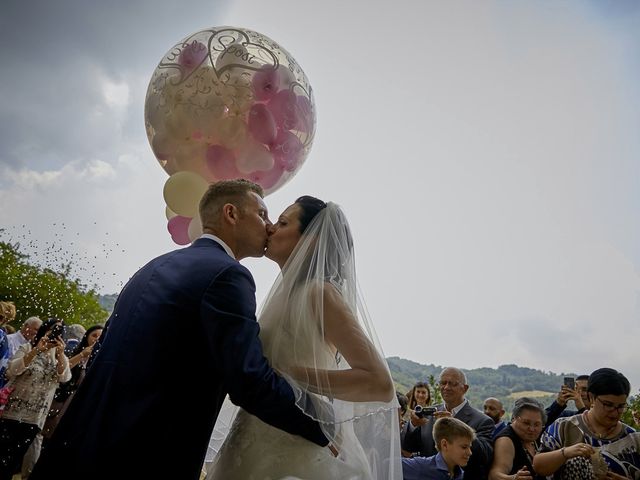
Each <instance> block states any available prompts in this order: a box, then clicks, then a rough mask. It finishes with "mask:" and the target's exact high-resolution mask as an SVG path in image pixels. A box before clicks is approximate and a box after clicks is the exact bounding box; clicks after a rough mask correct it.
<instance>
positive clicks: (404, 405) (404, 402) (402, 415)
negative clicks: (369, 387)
mask: <svg viewBox="0 0 640 480" xmlns="http://www.w3.org/2000/svg"><path fill="white" fill-rule="evenodd" d="M396 397H397V399H398V404H399V405H400V407H398V416H399V420H400V431H402V430H403V429H404V428H405V425H406V423H407V420H406V416H407V411H408V410H409V399H408V398H407V396H406V395H403V394H402V393H400V392H396ZM400 453H401V455H402V456H403V457H406V458H410V457H411V452H408V451H406V450H404V449H402V442H400Z"/></svg>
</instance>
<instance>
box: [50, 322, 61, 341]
mask: <svg viewBox="0 0 640 480" xmlns="http://www.w3.org/2000/svg"><path fill="white" fill-rule="evenodd" d="M63 333H64V327H63V326H62V324H60V323H56V324H55V325H54V326H53V327H51V330H50V331H49V340H51V341H52V342H53V341H54V340H56V339H57V338H60V337H61V336H62V334H63Z"/></svg>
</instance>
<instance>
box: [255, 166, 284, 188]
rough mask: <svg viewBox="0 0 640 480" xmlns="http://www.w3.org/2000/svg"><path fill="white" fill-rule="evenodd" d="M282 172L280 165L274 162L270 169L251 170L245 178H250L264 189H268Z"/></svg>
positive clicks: (278, 178)
mask: <svg viewBox="0 0 640 480" xmlns="http://www.w3.org/2000/svg"><path fill="white" fill-rule="evenodd" d="M283 173H284V169H283V168H282V166H281V165H278V164H274V165H273V168H272V169H271V170H266V171H263V170H256V171H255V172H251V173H250V174H249V175H247V177H246V178H247V180H251V181H252V182H254V183H257V184H258V185H260V186H261V187H262V188H264V189H265V190H269V189H270V188H271V187H273V186H274V185H275V184H276V183H278V181H279V180H280V177H282V174H283Z"/></svg>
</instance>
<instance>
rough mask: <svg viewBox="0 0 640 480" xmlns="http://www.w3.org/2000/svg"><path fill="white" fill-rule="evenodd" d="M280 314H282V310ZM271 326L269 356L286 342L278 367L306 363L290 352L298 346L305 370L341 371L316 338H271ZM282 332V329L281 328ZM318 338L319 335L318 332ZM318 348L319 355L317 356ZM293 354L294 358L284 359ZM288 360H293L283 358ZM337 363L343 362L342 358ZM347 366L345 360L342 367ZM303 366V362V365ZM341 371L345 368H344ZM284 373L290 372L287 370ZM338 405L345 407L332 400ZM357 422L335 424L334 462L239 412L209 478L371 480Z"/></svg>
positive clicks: (288, 334) (264, 336) (265, 332)
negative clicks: (303, 354)
mask: <svg viewBox="0 0 640 480" xmlns="http://www.w3.org/2000/svg"><path fill="white" fill-rule="evenodd" d="M278 310H280V309H278ZM307 318H308V320H307V322H308V324H309V325H317V322H315V321H314V320H313V319H311V318H309V317H307ZM270 326H271V325H269V324H267V325H265V327H264V328H262V330H261V332H260V338H261V340H262V343H263V346H264V350H265V355H266V356H267V358H270V354H271V353H273V352H274V350H275V348H274V347H276V346H275V345H274V343H280V342H282V347H283V348H281V349H278V350H280V354H281V355H280V362H279V363H280V367H281V368H282V367H283V366H285V365H287V364H289V365H290V364H291V363H290V362H292V361H294V360H295V361H296V362H300V361H301V360H302V358H301V357H300V356H298V355H296V354H294V349H287V348H285V345H290V346H292V345H294V344H295V345H296V349H295V351H297V352H308V353H309V355H307V358H306V360H307V361H306V362H305V363H304V365H306V366H312V365H314V363H316V362H317V361H318V357H319V356H320V357H322V360H323V362H322V363H324V364H325V365H326V367H329V366H331V365H332V367H333V369H336V368H337V365H336V361H337V360H336V355H335V353H334V352H332V351H331V350H330V348H329V347H328V345H327V344H326V343H325V342H324V341H322V342H320V341H319V339H318V338H310V340H311V341H309V342H304V343H302V342H301V340H302V339H304V338H305V337H306V335H305V334H302V335H299V336H298V337H297V341H296V342H294V338H292V333H293V332H292V330H290V329H287V328H285V329H283V331H282V332H280V333H281V335H273V333H277V332H271V331H270V330H271V329H270V328H269V327H270ZM279 326H280V327H282V326H283V325H279ZM314 330H315V331H316V332H317V335H319V334H320V330H319V329H317V328H314ZM320 344H322V345H324V352H322V355H319V353H320V352H318V351H317V347H318V346H319V345H320ZM314 349H316V351H315V355H314ZM285 352H290V353H291V355H290V356H289V355H285ZM285 357H289V358H285ZM338 358H339V357H338ZM342 362H344V359H342V360H341V361H340V363H342ZM299 364H300V363H299ZM341 366H342V365H341ZM285 368H286V367H285ZM333 403H334V404H339V405H340V404H343V403H345V402H340V401H337V400H334V402H333ZM357 422H358V421H357V420H355V421H351V422H343V423H340V424H337V425H331V427H330V429H331V430H332V433H333V434H332V435H331V437H332V438H334V439H338V441H337V442H336V443H338V446H339V448H340V454H339V455H338V457H335V456H334V455H333V454H332V453H331V450H329V448H327V447H319V446H318V445H316V444H315V443H312V442H310V441H308V440H306V439H304V438H302V437H299V436H297V435H291V434H289V433H287V432H284V431H282V430H279V429H277V428H275V427H272V426H271V425H269V424H267V423H265V422H263V421H262V420H260V419H259V418H257V417H255V416H253V415H251V414H250V413H247V412H246V411H244V410H242V409H239V410H238V414H237V416H236V417H235V420H234V421H233V424H232V426H231V429H230V431H229V434H228V436H227V438H226V440H225V442H224V445H223V446H222V449H221V450H220V452H219V453H218V455H217V457H216V459H215V462H214V465H213V467H212V468H211V469H210V471H209V475H208V476H207V478H208V479H214V480H218V479H220V480H221V479H225V480H234V479H237V480H265V479H273V480H276V479H282V478H288V477H293V478H300V479H305V480H307V479H308V480H316V479H317V480H324V479H349V480H370V479H372V478H373V477H372V475H371V472H370V467H369V465H368V461H367V457H366V454H365V452H364V450H363V448H362V446H361V444H360V442H359V441H358V438H357V437H356V434H355V431H354V427H357Z"/></svg>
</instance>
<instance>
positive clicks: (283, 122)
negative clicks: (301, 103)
mask: <svg viewBox="0 0 640 480" xmlns="http://www.w3.org/2000/svg"><path fill="white" fill-rule="evenodd" d="M297 104H298V101H297V98H296V94H295V93H293V92H292V91H291V90H280V91H279V92H278V93H276V94H275V95H274V96H273V98H272V99H271V100H269V104H268V105H269V111H270V112H271V113H272V114H273V118H274V119H275V120H276V125H277V126H278V128H280V129H282V130H291V129H294V128H296V127H297V126H298V114H297V112H296V110H297Z"/></svg>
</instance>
